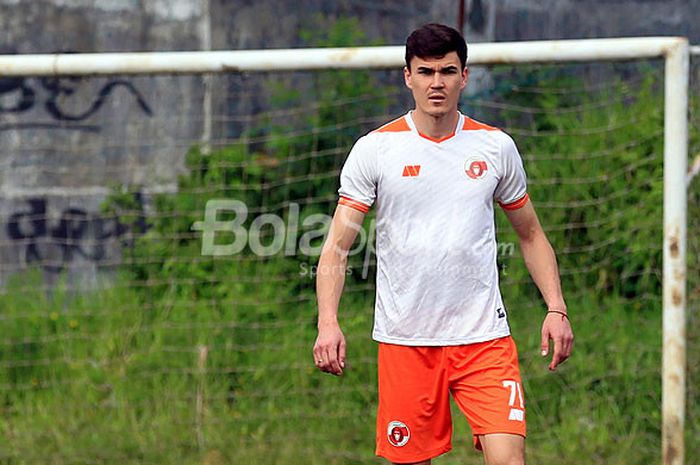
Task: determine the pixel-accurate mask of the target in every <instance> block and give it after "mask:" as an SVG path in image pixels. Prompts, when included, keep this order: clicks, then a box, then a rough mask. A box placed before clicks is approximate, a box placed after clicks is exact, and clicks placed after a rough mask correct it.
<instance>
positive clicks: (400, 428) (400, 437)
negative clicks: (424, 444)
mask: <svg viewBox="0 0 700 465" xmlns="http://www.w3.org/2000/svg"><path fill="white" fill-rule="evenodd" d="M386 435H387V438H388V439H389V442H390V443H391V445H392V446H395V447H402V446H405V445H406V443H407V442H408V440H409V439H410V438H411V431H410V430H409V429H408V426H406V423H404V422H402V421H391V422H389V426H388V427H387V429H386Z"/></svg>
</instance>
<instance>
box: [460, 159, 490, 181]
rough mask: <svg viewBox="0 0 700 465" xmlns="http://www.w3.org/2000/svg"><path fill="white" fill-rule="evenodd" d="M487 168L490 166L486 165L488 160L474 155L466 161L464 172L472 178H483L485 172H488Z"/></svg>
mask: <svg viewBox="0 0 700 465" xmlns="http://www.w3.org/2000/svg"><path fill="white" fill-rule="evenodd" d="M487 169H488V166H486V162H485V161H484V160H481V159H479V158H474V157H472V158H469V159H468V160H467V161H466V162H465V163H464V172H465V173H467V176H469V177H470V178H471V179H479V178H482V177H483V176H484V174H486V170H487Z"/></svg>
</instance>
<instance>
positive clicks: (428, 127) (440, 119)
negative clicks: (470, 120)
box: [411, 110, 459, 140]
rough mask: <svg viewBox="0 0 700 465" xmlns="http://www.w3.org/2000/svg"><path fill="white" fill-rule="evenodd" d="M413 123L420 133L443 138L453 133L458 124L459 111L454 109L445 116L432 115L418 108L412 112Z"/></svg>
mask: <svg viewBox="0 0 700 465" xmlns="http://www.w3.org/2000/svg"><path fill="white" fill-rule="evenodd" d="M411 118H412V119H413V124H415V126H416V129H417V130H418V132H419V133H421V134H422V135H424V136H427V137H430V138H431V139H438V140H439V139H443V138H445V137H447V136H449V135H451V134H452V133H453V132H454V131H455V127H456V126H457V120H459V112H458V111H456V110H455V111H454V112H451V113H448V114H446V115H443V116H437V117H436V116H431V115H428V114H425V113H422V112H420V111H418V110H413V111H412V112H411Z"/></svg>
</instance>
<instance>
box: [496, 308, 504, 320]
mask: <svg viewBox="0 0 700 465" xmlns="http://www.w3.org/2000/svg"><path fill="white" fill-rule="evenodd" d="M496 315H498V318H505V316H506V312H504V311H503V309H502V308H501V307H498V308H497V309H496Z"/></svg>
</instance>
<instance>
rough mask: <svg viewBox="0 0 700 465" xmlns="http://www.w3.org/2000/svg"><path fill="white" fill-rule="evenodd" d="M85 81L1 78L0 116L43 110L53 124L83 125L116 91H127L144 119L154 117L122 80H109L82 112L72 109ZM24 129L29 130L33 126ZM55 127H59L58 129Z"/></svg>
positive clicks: (79, 79) (126, 82)
mask: <svg viewBox="0 0 700 465" xmlns="http://www.w3.org/2000/svg"><path fill="white" fill-rule="evenodd" d="M84 80H85V79H84V78H82V77H64V78H57V77H43V78H38V79H30V78H24V77H4V78H0V115H2V114H3V113H23V112H27V111H29V110H32V109H33V108H35V107H37V106H41V107H43V109H44V110H45V111H46V113H47V114H48V115H50V116H51V117H52V118H53V119H54V120H57V121H63V122H78V121H83V120H85V119H87V118H89V117H91V116H92V115H94V114H95V113H97V112H98V111H99V110H100V108H102V106H103V105H104V104H105V102H106V101H107V100H108V99H109V97H110V95H111V94H112V93H113V92H114V90H115V89H117V88H124V89H126V91H127V92H128V93H129V95H130V96H131V97H132V98H133V99H134V101H135V102H136V104H137V106H138V107H139V108H140V110H141V111H142V112H143V113H144V114H145V115H147V116H149V117H150V116H153V111H152V110H151V108H150V106H149V105H148V102H146V100H145V99H144V97H143V96H142V95H141V93H140V92H139V91H138V90H137V89H136V87H135V86H134V85H133V84H132V83H131V82H129V81H125V80H122V79H114V80H110V81H108V82H106V83H105V84H103V85H102V87H100V88H99V90H98V91H97V95H95V96H94V97H93V98H92V99H91V101H90V102H89V103H88V104H87V105H86V106H85V107H84V108H83V109H81V110H75V109H69V108H68V106H69V105H67V104H68V103H71V102H69V101H70V99H71V98H75V96H76V93H77V91H78V88H79V86H80V84H81V83H82V82H83V81H84ZM38 88H41V89H43V92H39V91H38ZM81 98H82V97H81ZM71 106H72V105H71ZM24 126H25V127H30V126H31V125H24ZM42 127H46V124H42ZM55 127H60V126H58V125H56V126H55ZM0 129H2V127H0ZM4 129H17V127H16V125H14V126H8V127H5V128H4Z"/></svg>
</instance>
